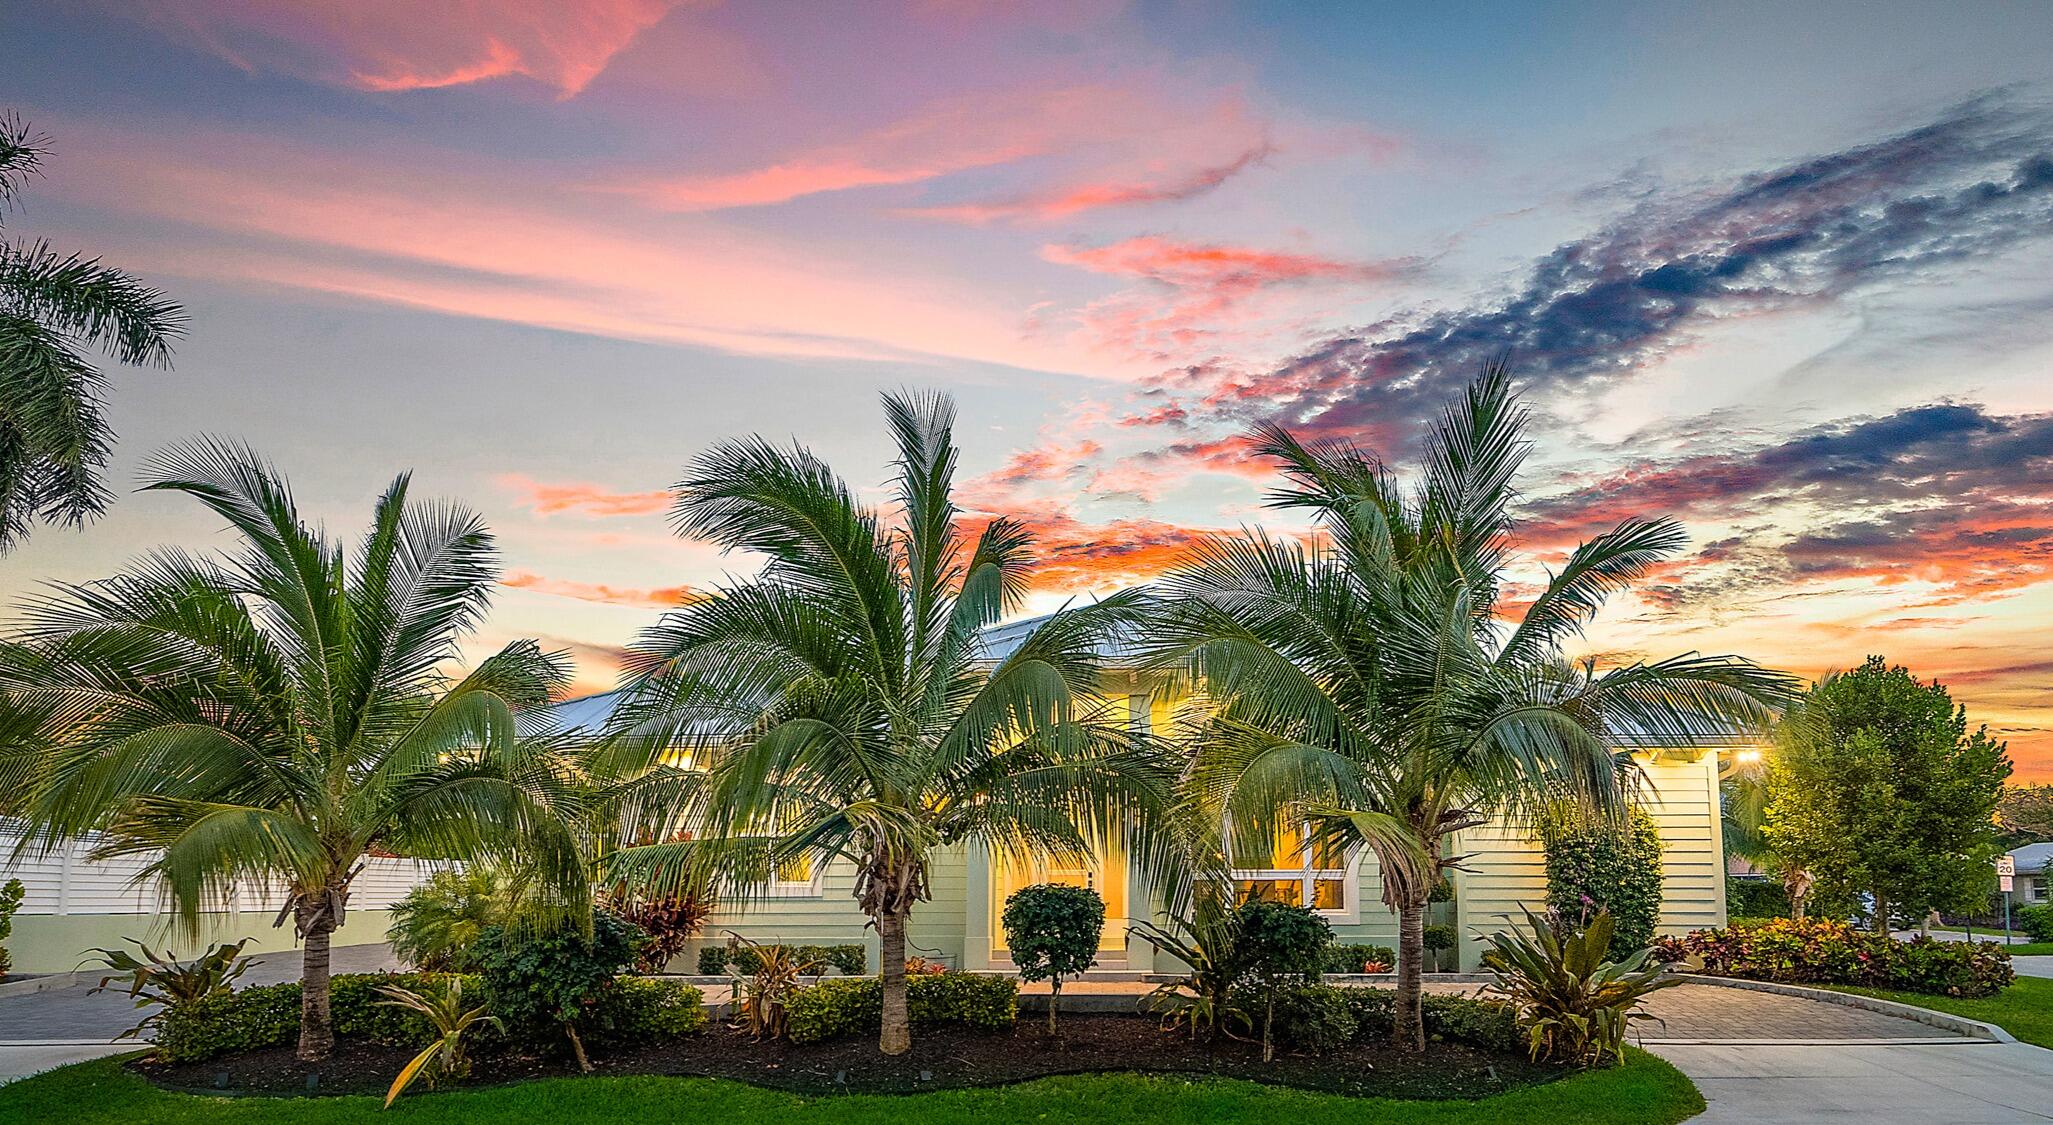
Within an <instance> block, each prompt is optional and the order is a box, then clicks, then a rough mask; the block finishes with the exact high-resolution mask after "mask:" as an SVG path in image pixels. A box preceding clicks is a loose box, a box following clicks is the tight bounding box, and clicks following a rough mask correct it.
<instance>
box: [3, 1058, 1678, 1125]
mask: <svg viewBox="0 0 2053 1125" xmlns="http://www.w3.org/2000/svg"><path fill="white" fill-rule="evenodd" d="M1703 1108H1704V1100H1703V1098H1702V1097H1700V1096H1698V1094H1697V1091H1696V1087H1694V1086H1692V1085H1691V1084H1690V1081H1689V1079H1687V1078H1685V1077H1683V1076H1682V1074H1681V1072H1679V1071H1677V1070H1676V1069H1675V1068H1674V1067H1672V1066H1669V1065H1668V1064H1667V1063H1665V1062H1662V1061H1661V1060H1660V1059H1657V1058H1655V1057H1653V1056H1652V1055H1648V1054H1643V1053H1641V1052H1638V1051H1634V1052H1632V1053H1631V1055H1630V1059H1629V1061H1628V1062H1627V1064H1626V1065H1624V1066H1622V1067H1618V1068H1615V1069H1611V1070H1603V1071H1597V1072H1594V1073H1590V1074H1581V1075H1577V1076H1575V1077H1573V1078H1568V1079H1564V1080H1562V1081H1560V1082H1553V1083H1549V1084H1547V1085H1544V1086H1535V1087H1529V1088H1527V1089H1524V1090H1518V1091H1514V1092H1512V1093H1509V1094H1500V1095H1498V1096H1497V1097H1494V1098H1487V1099H1484V1100H1482V1101H1479V1102H1424V1101H1395V1100H1389V1099H1381V1098H1345V1097H1339V1096H1336V1095H1332V1094H1314V1093H1307V1092H1304V1091H1300V1090H1282V1089H1274V1088H1271V1087H1266V1086H1259V1085H1256V1084H1254V1083H1250V1082H1236V1081H1228V1080H1220V1079H1184V1078H1176V1077H1162V1076H1145V1077H1144V1076H1138V1075H1130V1074H1105V1075H1088V1076H1082V1077H1071V1078H1044V1079H1041V1080H1039V1081H1037V1082H1028V1083H1023V1084H1021V1085H1018V1086H1005V1087H998V1088H995V1089H985V1090H947V1091H941V1092H938V1093H932V1094H914V1095H910V1096H905V1097H886V1096H876V1095H846V1096H839V1097H824V1098H801V1097H798V1096H795V1095H792V1094H785V1093H778V1092H775V1091H770V1090H760V1089H757V1088H755V1087H753V1086H745V1085H742V1084H741V1083H738V1082H723V1081H718V1080H715V1079H706V1078H585V1079H578V1078H557V1079H549V1080H546V1081H540V1082H529V1083H524V1084H521V1085H517V1086H500V1087H495V1088H492V1089H486V1090H472V1091H453V1092H449V1093H433V1094H422V1095H418V1096H409V1097H406V1098H402V1099H401V1100H400V1101H399V1103H398V1104H397V1105H394V1106H393V1107H392V1111H391V1112H390V1113H389V1114H384V1115H381V1114H380V1113H379V1110H378V1100H377V1099H375V1098H367V1097H338V1098H316V1099H304V1098H248V1097H245V1098H211V1097H203V1096H199V1095H192V1094H174V1093H168V1092H166V1091H163V1090H159V1089H157V1088H156V1087H154V1086H151V1085H150V1084H149V1083H147V1082H144V1081H143V1080H142V1079H140V1078H137V1077H135V1076H134V1075H132V1074H130V1073H128V1072H127V1071H125V1070H123V1069H122V1068H121V1066H120V1064H119V1063H118V1062H116V1061H114V1060H109V1059H102V1060H98V1061H95V1062H86V1063H79V1064H76V1065H74V1066H67V1067H61V1068H59V1069H57V1070H53V1071H50V1072H49V1073H47V1074H41V1075H37V1076H36V1077H34V1078H27V1079H23V1080H22V1081H20V1082H15V1083H12V1084H10V1085H7V1086H0V1121H8V1122H13V1121H22V1122H28V1121H54V1122H63V1123H64V1125H140V1123H142V1122H149V1123H150V1125H191V1123H197V1122H228V1123H231V1125H269V1123H272V1122H276V1123H278V1125H343V1123H345V1122H362V1123H365V1125H369V1123H371V1122H382V1123H386V1125H396V1123H399V1122H407V1121H413V1122H437V1123H439V1122H450V1123H452V1125H453V1123H456V1122H494V1121H504V1122H520V1123H523V1125H525V1123H528V1122H536V1121H546V1122H549V1123H550V1125H578V1123H580V1122H601V1121H604V1122H617V1121H678V1120H691V1121H738V1122H748V1123H750V1125H904V1123H905V1122H906V1121H908V1120H917V1121H919V1122H920V1123H921V1125H955V1123H962V1125H971V1123H979V1125H982V1123H988V1122H993V1121H1029V1122H1031V1121H1044V1122H1057V1121H1061V1122H1070V1121H1075V1122H1107V1123H1113V1122H1116V1123H1118V1125H1134V1123H1137V1122H1157V1121H1159V1122H1190V1123H1193V1125H1196V1123H1199V1122H1214V1121H1233V1122H1244V1123H1246V1125H1270V1123H1273V1125H1329V1123H1330V1125H1354V1123H1358V1122H1362V1121H1370V1120H1373V1121H1377V1122H1391V1123H1399V1125H1404V1123H1443V1122H1445V1123H1452V1122H1492V1123H1495V1122H1526V1121H1530V1122H1559V1121H1574V1122H1578V1123H1579V1125H1607V1123H1611V1122H1616V1123H1618V1125H1661V1123H1665V1122H1674V1121H1681V1120H1683V1119H1684V1118H1687V1117H1691V1116H1693V1115H1695V1114H1697V1113H1699V1112H1701V1111H1702V1110H1703Z"/></svg>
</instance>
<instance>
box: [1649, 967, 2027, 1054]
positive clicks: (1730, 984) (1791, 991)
mask: <svg viewBox="0 0 2053 1125" xmlns="http://www.w3.org/2000/svg"><path fill="white" fill-rule="evenodd" d="M1672 975H1673V976H1675V977H1677V978H1679V979H1681V980H1683V981H1685V982H1687V983H1689V984H1708V985H1712V986H1715V987H1718V988H1743V989H1746V990H1747V991H1749V992H1769V993H1773V994H1775V995H1777V996H1794V997H1797V998H1798V999H1801V1000H1816V1001H1818V1002H1819V1003H1821V1004H1837V1005H1839V1006H1840V1007H1842V1008H1861V1009H1864V1010H1866V1011H1870V1012H1878V1013H1880V1014H1882V1015H1885V1016H1897V1017H1899V1018H1902V1019H1907V1020H1916V1021H1917V1022H1918V1023H1921V1024H1924V1025H1925V1026H1927V1027H1936V1028H1940V1029H1941V1030H1944V1031H1951V1032H1954V1033H1955V1034H1958V1035H1964V1036H1967V1037H1968V1038H1970V1039H1980V1040H1983V1041H1984V1042H1988V1043H2015V1042H2017V1037H2016V1036H2015V1035H2012V1034H2011V1033H2009V1032H2007V1031H2005V1030H2003V1029H2002V1028H2000V1027H1997V1026H1996V1025H1995V1024H1993V1023H1984V1022H1982V1021H1981V1020H1971V1019H1968V1018H1967V1017H1966V1016H1956V1015H1953V1014H1952V1013H1950V1012H1936V1011H1933V1010H1932V1009H1930V1008H1920V1007H1918V1006H1917V1005H1915V1004H1904V1003H1900V1002H1898V1001H1895V1000H1878V999H1876V998H1875V997H1873V996H1861V995H1858V994H1856V993H1852V992H1835V991H1833V990H1832V989H1829V988H1806V987H1804V986H1803V985H1797V984H1782V983H1780V982H1778V981H1769V980H1741V979H1739V978H1738V977H1714V976H1707V975H1705V974H1703V973H1674V974H1672Z"/></svg>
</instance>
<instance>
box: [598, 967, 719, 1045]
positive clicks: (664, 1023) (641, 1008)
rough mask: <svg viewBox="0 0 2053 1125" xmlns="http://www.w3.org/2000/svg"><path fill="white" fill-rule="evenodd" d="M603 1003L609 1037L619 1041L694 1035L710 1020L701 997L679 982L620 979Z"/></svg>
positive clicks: (695, 991) (643, 978)
mask: <svg viewBox="0 0 2053 1125" xmlns="http://www.w3.org/2000/svg"><path fill="white" fill-rule="evenodd" d="M605 1004H606V1006H607V1008H608V1012H607V1015H608V1017H609V1018H608V1020H607V1022H608V1023H610V1024H611V1025H612V1031H611V1035H612V1036H613V1038H615V1039H618V1040H620V1041H622V1042H645V1041H647V1040H651V1039H681V1038H683V1037H685V1036H687V1035H697V1034H698V1033H699V1032H701V1031H704V1030H706V1028H707V1026H708V1025H710V1024H711V1023H712V1019H713V1017H712V1016H711V1015H710V1014H709V1013H708V1012H707V1011H706V1004H705V994H704V993H702V992H700V991H699V990H698V989H696V988H693V987H692V986H691V985H688V984H686V983H684V982H683V981H680V980H651V979H649V978H647V977H622V978H621V979H620V984H619V986H618V987H617V988H615V989H614V990H613V991H612V993H611V994H610V995H608V996H607V997H606V1000H605Z"/></svg>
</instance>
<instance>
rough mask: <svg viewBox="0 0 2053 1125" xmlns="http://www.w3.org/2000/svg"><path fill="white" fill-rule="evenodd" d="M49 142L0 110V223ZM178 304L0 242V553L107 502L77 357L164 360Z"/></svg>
mask: <svg viewBox="0 0 2053 1125" xmlns="http://www.w3.org/2000/svg"><path fill="white" fill-rule="evenodd" d="M47 155H49V139H48V138H47V137H44V136H43V135H42V134H39V133H36V132H33V131H32V130H31V129H30V128H29V126H28V125H27V123H25V122H23V121H22V119H21V118H20V117H18V116H16V115H14V114H12V113H7V114H0V220H4V219H5V218H6V212H7V210H8V209H9V208H10V207H11V206H12V205H13V204H14V203H15V202H16V201H17V200H18V199H19V198H20V195H21V189H22V187H23V185H24V184H25V183H26V182H27V181H28V180H29V179H30V178H32V177H34V176H35V175H36V174H37V173H38V172H40V171H41V169H42V163H43V158H44V157H45V156H47ZM185 323H186V316H185V310H183V309H181V308H180V307H179V306H178V305H176V304H174V303H172V302H171V301H170V300H169V299H168V298H166V297H165V296H164V294H163V293H161V292H159V291H158V290H156V289H153V288H151V287H149V286H147V285H144V284H143V283H142V282H140V281H138V280H136V279H135V278H134V277H133V276H131V275H129V274H127V273H124V272H122V271H121V270H117V269H115V268H113V267H112V266H107V265H103V264H101V262H100V261H99V259H97V258H81V257H80V256H79V255H77V254H59V253H58V252H57V251H55V250H52V249H51V248H50V247H49V245H48V244H47V243H44V242H40V241H37V242H25V241H13V240H0V553H4V552H6V551H8V550H10V549H11V548H13V547H14V545H15V544H17V543H19V542H21V540H22V539H23V538H25V537H26V536H27V535H28V533H29V530H30V528H31V527H32V526H33V525H34V524H35V522H36V521H37V520H39V519H40V520H43V521H45V522H50V523H68V524H71V525H73V526H77V525H79V524H82V523H84V522H85V521H86V520H87V519H88V518H90V517H92V516H94V515H97V514H99V513H100V512H101V511H102V510H103V509H104V508H105V507H106V505H107V492H106V489H105V488H104V487H102V485H101V484H100V480H99V470H100V469H101V468H102V467H103V466H105V465H106V463H107V446H108V443H109V441H110V439H111V438H112V436H113V435H112V432H111V431H110V430H109V429H108V427H107V420H106V418H105V417H104V416H103V415H102V414H101V412H100V403H101V400H102V398H103V397H104V392H105V390H106V380H105V379H104V378H103V377H102V376H101V375H100V372H99V370H98V369H96V368H95V367H94V366H93V365H92V363H91V362H90V361H89V360H88V359H87V358H86V354H85V353H86V352H87V351H89V350H99V351H104V352H106V353H108V354H110V355H112V356H113V357H114V358H115V359H116V360H119V361H120V362H122V363H129V364H148V365H152V366H156V367H169V366H170V365H171V342H172V341H173V340H174V339H176V338H177V337H178V336H180V335H181V334H183V333H184V331H185Z"/></svg>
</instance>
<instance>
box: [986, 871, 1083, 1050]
mask: <svg viewBox="0 0 2053 1125" xmlns="http://www.w3.org/2000/svg"><path fill="white" fill-rule="evenodd" d="M1004 922H1005V946H1006V949H1007V951H1008V952H1010V953H1011V954H1012V962H1013V964H1014V965H1016V966H1018V968H1019V979H1021V980H1029V981H1031V980H1044V981H1047V982H1048V1028H1049V1030H1051V1031H1052V1030H1054V1028H1055V1008H1056V1005H1057V1004H1058V1003H1059V1002H1060V1000H1061V997H1062V978H1063V977H1073V976H1076V975H1078V974H1079V973H1082V972H1083V971H1084V970H1086V969H1088V968H1090V967H1091V966H1092V965H1094V964H1096V963H1097V960H1098V939H1099V938H1100V937H1101V936H1103V935H1104V932H1105V900H1104V899H1102V898H1099V897H1098V892H1096V891H1094V890H1091V889H1090V888H1088V887H1072V886H1069V885H1067V884H1064V883H1036V884H1034V885H1033V886H1030V887H1021V888H1020V889H1019V890H1016V891H1014V892H1012V894H1011V895H1010V896H1008V897H1007V898H1006V900H1005V915H1004Z"/></svg>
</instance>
